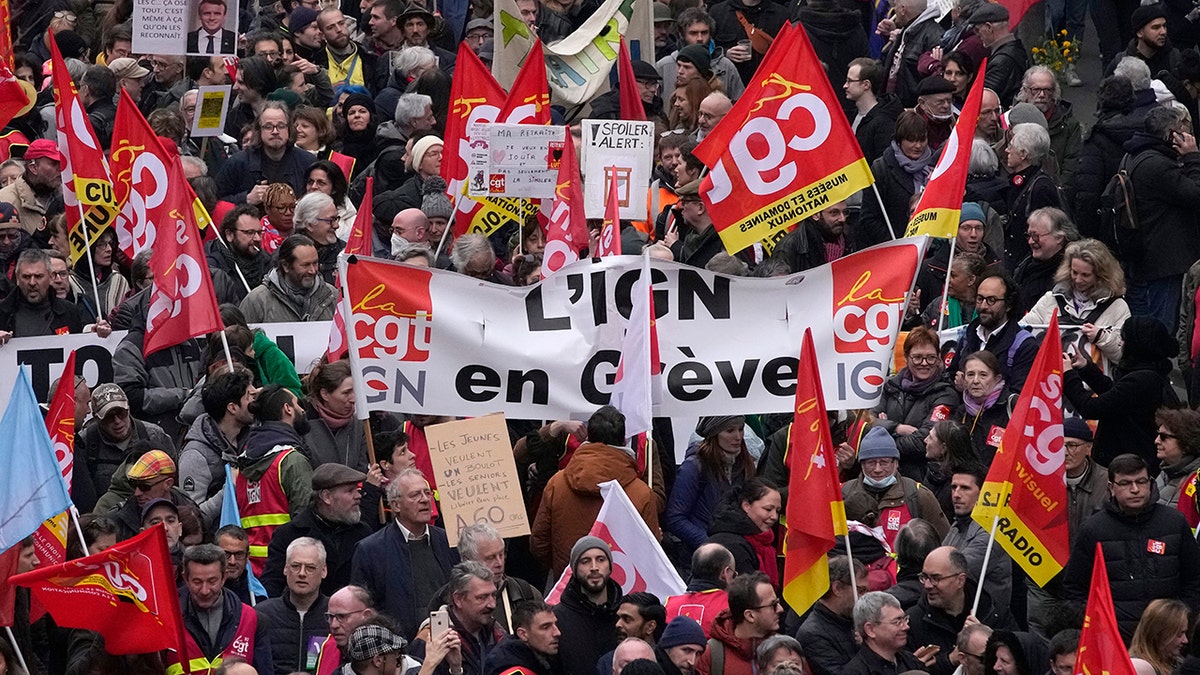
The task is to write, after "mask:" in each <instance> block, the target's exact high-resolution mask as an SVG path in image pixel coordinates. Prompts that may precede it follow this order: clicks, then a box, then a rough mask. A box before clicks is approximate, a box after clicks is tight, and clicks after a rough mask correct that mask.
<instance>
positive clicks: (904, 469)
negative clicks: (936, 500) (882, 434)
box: [873, 368, 959, 481]
mask: <svg viewBox="0 0 1200 675" xmlns="http://www.w3.org/2000/svg"><path fill="white" fill-rule="evenodd" d="M906 377H908V368H905V369H904V370H901V371H900V372H899V373H897V374H896V375H895V376H894V377H892V378H891V379H889V380H888V381H887V382H885V383H884V384H883V396H882V397H881V398H880V399H879V404H878V405H876V406H875V410H874V411H873V412H874V413H875V414H876V416H877V417H879V416H880V413H883V416H882V417H880V418H879V419H877V420H876V421H875V426H878V427H883V428H884V429H885V430H886V431H887V432H888V433H889V434H891V435H892V438H893V439H894V440H895V441H896V447H897V448H899V450H900V473H902V474H904V475H905V476H908V477H909V478H911V479H913V480H918V481H919V480H921V479H922V478H924V476H925V437H926V436H928V435H929V431H930V430H931V429H933V425H934V424H937V423H938V422H939V421H941V420H944V419H949V417H950V413H951V412H953V410H954V408H955V407H956V406H957V405H958V403H959V396H958V392H956V391H954V387H953V386H952V385H951V384H950V383H949V382H946V381H944V380H939V379H933V380H932V381H930V382H927V383H924V384H923V385H912V384H909V385H906V384H905V378H906ZM939 409H940V410H939ZM901 424H908V425H911V426H914V427H916V428H917V430H916V431H915V432H913V433H911V434H908V435H907V436H904V435H898V434H897V433H896V427H897V426H899V425H901Z"/></svg>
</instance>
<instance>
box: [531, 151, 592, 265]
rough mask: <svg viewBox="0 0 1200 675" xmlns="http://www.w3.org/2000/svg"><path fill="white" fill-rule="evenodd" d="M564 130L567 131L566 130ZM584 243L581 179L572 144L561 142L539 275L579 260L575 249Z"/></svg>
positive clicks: (585, 225)
mask: <svg viewBox="0 0 1200 675" xmlns="http://www.w3.org/2000/svg"><path fill="white" fill-rule="evenodd" d="M567 131H568V132H570V129H568V130H567ZM568 138H569V136H568ZM587 245H588V229H587V218H586V217H585V216H584V215H583V180H582V179H581V178H580V177H579V162H578V161H576V159H575V144H574V143H564V144H563V155H562V159H561V160H560V161H559V163H558V183H557V185H556V186H555V188H554V202H553V203H552V204H551V206H550V224H549V226H548V227H547V228H546V249H545V251H543V252H542V276H543V277H548V276H550V275H551V274H554V273H555V272H557V271H559V270H560V269H562V268H563V267H566V266H567V265H569V264H571V263H573V262H575V261H576V260H579V252H580V251H582V250H583V249H585V248H587Z"/></svg>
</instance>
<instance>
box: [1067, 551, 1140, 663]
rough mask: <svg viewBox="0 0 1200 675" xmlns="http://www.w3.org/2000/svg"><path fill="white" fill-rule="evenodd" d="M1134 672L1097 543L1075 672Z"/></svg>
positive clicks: (1076, 654) (1076, 653)
mask: <svg viewBox="0 0 1200 675" xmlns="http://www.w3.org/2000/svg"><path fill="white" fill-rule="evenodd" d="M1136 672H1137V671H1135V670H1134V668H1133V662H1132V661H1130V660H1129V652H1128V651H1126V650H1125V642H1124V641H1123V640H1122V639H1121V630H1120V629H1119V628H1118V627H1117V615H1116V612H1115V610H1113V599H1112V589H1111V588H1109V585H1108V566H1107V565H1106V564H1105V562H1104V550H1103V548H1101V546H1100V543H1099V542H1097V543H1096V558H1095V562H1094V563H1093V564H1092V586H1091V590H1089V591H1088V602H1087V611H1086V613H1085V614H1084V615H1083V632H1082V633H1081V634H1080V636H1079V651H1077V652H1075V673H1076V674H1077V675H1102V674H1103V675H1136Z"/></svg>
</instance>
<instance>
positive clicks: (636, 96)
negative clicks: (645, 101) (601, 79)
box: [617, 37, 646, 122]
mask: <svg viewBox="0 0 1200 675" xmlns="http://www.w3.org/2000/svg"><path fill="white" fill-rule="evenodd" d="M617 87H618V92H619V94H618V95H619V96H620V97H621V119H623V120H634V121H637V122H645V121H646V108H645V107H643V106H642V92H640V91H638V86H637V78H636V77H635V76H634V74H633V60H632V59H630V58H629V45H628V44H626V43H625V38H624V37H622V38H621V49H620V51H618V52H617Z"/></svg>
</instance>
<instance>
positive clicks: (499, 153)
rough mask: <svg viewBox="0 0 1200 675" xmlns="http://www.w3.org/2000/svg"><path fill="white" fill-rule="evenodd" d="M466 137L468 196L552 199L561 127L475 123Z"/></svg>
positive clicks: (563, 133)
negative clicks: (469, 145)
mask: <svg viewBox="0 0 1200 675" xmlns="http://www.w3.org/2000/svg"><path fill="white" fill-rule="evenodd" d="M467 135H468V136H469V137H470V138H471V150H470V156H469V157H468V160H467V167H468V168H467V194H468V195H469V196H471V197H525V198H531V197H541V198H545V199H553V198H554V187H555V185H556V184H557V180H558V162H559V160H560V159H562V149H563V143H565V142H566V141H567V138H566V130H565V128H564V127H559V126H549V127H547V126H536V125H532V124H489V123H486V122H477V123H474V124H470V125H468V127H467Z"/></svg>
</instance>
